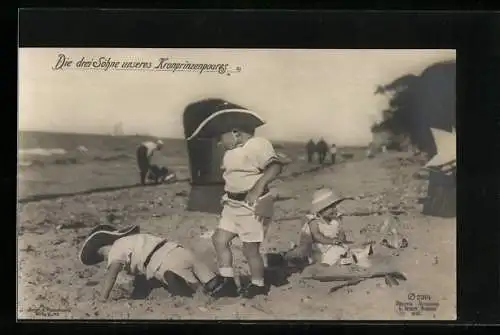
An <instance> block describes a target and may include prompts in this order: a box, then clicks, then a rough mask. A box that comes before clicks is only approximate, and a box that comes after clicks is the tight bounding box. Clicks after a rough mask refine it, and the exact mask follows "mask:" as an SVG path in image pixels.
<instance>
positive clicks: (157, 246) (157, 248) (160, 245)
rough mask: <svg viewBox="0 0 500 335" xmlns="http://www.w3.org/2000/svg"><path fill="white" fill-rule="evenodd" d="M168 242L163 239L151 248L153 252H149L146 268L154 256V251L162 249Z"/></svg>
mask: <svg viewBox="0 0 500 335" xmlns="http://www.w3.org/2000/svg"><path fill="white" fill-rule="evenodd" d="M167 242H168V241H167V240H163V241H161V242H160V243H158V244H157V245H156V246H155V247H154V248H153V250H151V252H150V253H149V255H148V257H146V260H145V261H144V268H147V267H148V265H149V262H151V258H153V255H154V253H155V252H157V251H158V250H160V248H161V247H163V246H164V245H165V244H166V243H167Z"/></svg>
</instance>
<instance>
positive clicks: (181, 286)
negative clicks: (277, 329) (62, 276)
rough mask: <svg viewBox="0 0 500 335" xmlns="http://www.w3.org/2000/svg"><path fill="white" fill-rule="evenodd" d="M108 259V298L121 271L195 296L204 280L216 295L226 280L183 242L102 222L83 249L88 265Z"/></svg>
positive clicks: (104, 293)
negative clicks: (118, 228)
mask: <svg viewBox="0 0 500 335" xmlns="http://www.w3.org/2000/svg"><path fill="white" fill-rule="evenodd" d="M106 259H107V270H108V271H107V276H106V279H105V282H104V286H103V290H102V294H101V299H102V300H107V299H108V297H109V295H110V292H111V290H112V288H113V286H114V284H115V281H116V278H117V276H118V273H119V272H120V271H122V270H124V271H126V272H127V273H128V274H131V275H145V276H146V278H147V279H151V278H156V279H157V280H159V281H160V282H161V283H163V284H164V285H166V286H167V289H168V290H169V291H170V292H171V293H172V294H182V295H186V294H187V295H192V294H194V292H195V291H196V289H197V286H199V284H200V283H201V284H202V286H203V289H204V292H205V293H206V294H208V295H210V296H212V297H214V298H217V297H218V295H217V293H218V291H219V289H220V287H221V286H222V283H223V279H222V278H221V277H220V276H218V275H216V274H215V273H214V272H212V271H211V270H210V269H209V267H208V266H207V265H206V264H204V263H203V262H201V261H200V260H198V259H197V258H196V256H195V255H194V254H193V253H192V252H191V251H190V250H188V249H185V248H184V247H182V246H181V245H180V244H178V243H176V242H173V241H168V240H166V239H164V238H161V237H157V236H154V235H150V234H140V233H139V227H138V226H131V227H127V228H124V229H121V230H116V229H115V228H114V227H112V226H108V225H101V226H98V227H96V228H95V229H93V230H92V232H91V233H90V234H89V236H88V237H87V239H86V240H85V242H84V243H83V246H82V249H81V251H80V261H81V262H82V263H83V264H85V265H94V264H98V263H100V262H102V261H104V260H106Z"/></svg>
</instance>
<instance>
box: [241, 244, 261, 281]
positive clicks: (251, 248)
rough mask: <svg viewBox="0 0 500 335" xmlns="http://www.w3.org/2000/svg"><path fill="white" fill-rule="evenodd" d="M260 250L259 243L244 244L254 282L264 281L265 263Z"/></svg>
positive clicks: (244, 252) (244, 251)
mask: <svg viewBox="0 0 500 335" xmlns="http://www.w3.org/2000/svg"><path fill="white" fill-rule="evenodd" d="M259 249H260V243H259V242H243V254H244V255H245V258H246V259H247V261H248V266H249V267H250V273H251V275H252V282H260V281H262V282H263V281H264V262H263V260H262V256H261V254H260V250H259Z"/></svg>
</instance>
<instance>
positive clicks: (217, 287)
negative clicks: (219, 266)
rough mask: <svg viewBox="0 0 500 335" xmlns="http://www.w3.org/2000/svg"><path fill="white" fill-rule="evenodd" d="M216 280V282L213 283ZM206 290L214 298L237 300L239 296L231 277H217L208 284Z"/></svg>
mask: <svg viewBox="0 0 500 335" xmlns="http://www.w3.org/2000/svg"><path fill="white" fill-rule="evenodd" d="M214 280H215V282H214V283H211V282H213V281H214ZM206 289H207V291H208V293H209V294H210V295H211V296H212V297H213V298H224V297H230V298H235V297H238V296H239V293H238V287H237V286H236V282H235V281H234V278H231V277H222V276H217V277H215V278H214V279H212V280H211V281H210V282H208V283H207V285H206Z"/></svg>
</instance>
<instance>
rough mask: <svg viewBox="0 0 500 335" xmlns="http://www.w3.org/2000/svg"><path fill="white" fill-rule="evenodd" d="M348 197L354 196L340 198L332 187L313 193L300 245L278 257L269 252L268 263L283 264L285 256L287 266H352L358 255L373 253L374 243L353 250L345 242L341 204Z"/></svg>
mask: <svg viewBox="0 0 500 335" xmlns="http://www.w3.org/2000/svg"><path fill="white" fill-rule="evenodd" d="M347 199H352V198H342V197H339V196H338V195H336V194H335V192H334V191H333V190H331V189H328V188H323V189H320V190H317V191H316V192H315V193H314V195H313V201H312V206H311V211H310V214H308V215H307V216H306V219H307V221H306V223H305V224H304V225H303V227H302V229H301V234H300V241H299V245H298V246H296V247H295V248H293V249H291V250H289V251H287V252H285V253H283V254H281V255H280V256H278V257H277V256H276V255H268V264H269V263H272V264H278V263H280V257H281V261H283V263H284V264H285V265H287V266H306V265H309V264H312V263H320V264H322V265H327V266H331V265H334V264H337V263H339V262H340V263H341V264H345V265H348V264H352V263H358V259H357V258H359V257H357V256H360V257H363V256H364V254H366V255H369V254H371V253H372V249H371V246H368V248H366V249H363V250H357V251H354V250H353V252H351V250H350V249H349V247H348V246H346V244H345V241H346V236H345V231H344V230H343V227H342V217H341V215H340V214H339V213H338V211H337V205H338V204H339V203H340V202H342V201H344V200H347ZM270 260H271V262H270Z"/></svg>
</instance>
